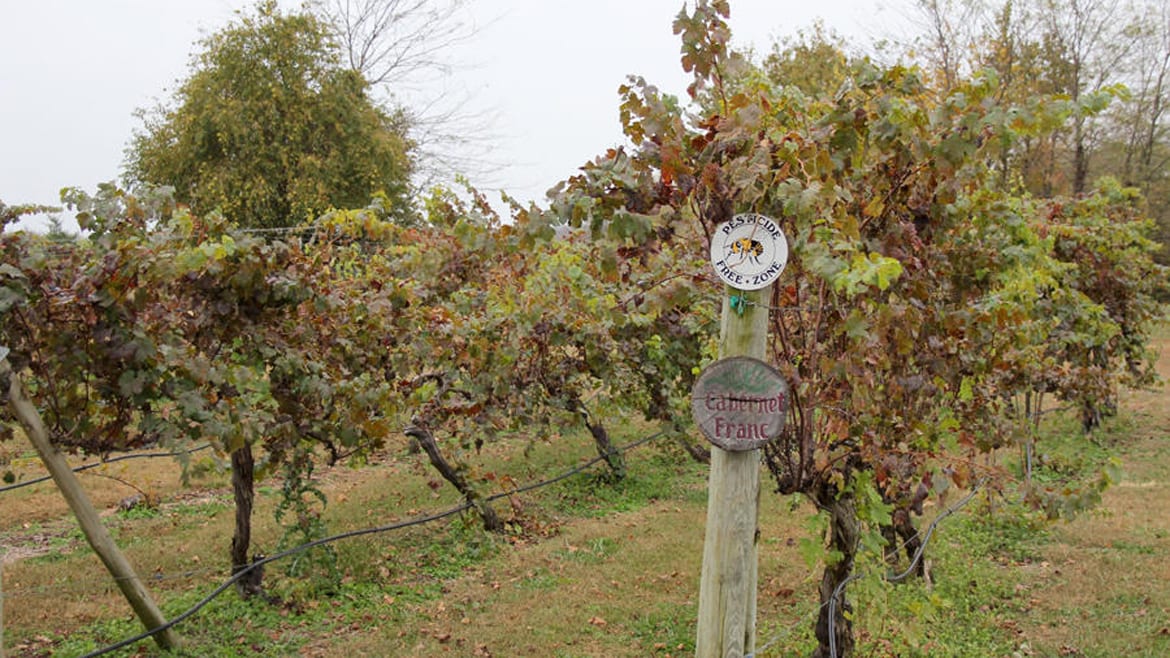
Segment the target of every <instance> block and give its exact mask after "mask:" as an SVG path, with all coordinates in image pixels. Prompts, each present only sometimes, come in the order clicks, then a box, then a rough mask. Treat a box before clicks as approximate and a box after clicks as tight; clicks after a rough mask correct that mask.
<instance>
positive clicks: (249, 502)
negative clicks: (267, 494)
mask: <svg viewBox="0 0 1170 658" xmlns="http://www.w3.org/2000/svg"><path fill="white" fill-rule="evenodd" d="M231 460H232V497H233V498H234V499H235V503H236V529H235V534H233V535H232V574H233V575H234V574H237V573H239V572H240V571H243V570H244V569H246V568H247V567H248V565H249V564H250V563H249V560H248V549H249V547H250V546H251V544H252V507H253V503H254V501H255V496H256V489H255V480H256V460H255V457H254V456H253V454H252V445H251V444H250V443H245V444H244V445H243V446H241V447H239V448H236V449H235V450H233V451H232V455H231ZM262 579H263V572H262V571H261V569H259V568H255V569H252V570H251V571H250V572H248V573H247V574H245V575H244V576H242V577H241V578H240V579H239V580H238V581H236V588H237V589H238V590H239V592H240V595H241V596H244V597H245V598H246V597H249V596H253V595H255V594H263V593H264V588H263V585H262V584H261V580H262Z"/></svg>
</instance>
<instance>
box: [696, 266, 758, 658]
mask: <svg viewBox="0 0 1170 658" xmlns="http://www.w3.org/2000/svg"><path fill="white" fill-rule="evenodd" d="M732 295H735V296H737V305H736V309H734V310H733V309H732V307H731V296H732ZM771 298H772V286H771V285H768V286H766V287H764V288H762V289H760V290H755V291H751V292H745V291H741V290H736V289H734V288H731V287H728V288H727V294H725V295H724V299H723V315H722V325H721V330H720V345H719V356H720V358H724V357H731V356H750V357H754V358H757V359H761V360H763V359H764V357H765V353H766V350H767V338H768V301H769V300H770V299H771ZM759 503H760V451H759V450H758V449H757V450H747V451H741V452H730V451H727V450H723V449H722V448H720V447H718V446H711V474H710V479H709V480H708V483H707V530H706V537H705V539H704V541H703V571H702V575H701V577H700V581H699V620H698V628H697V639H696V642H695V655H696V656H698V658H716V657H717V658H738V657H740V656H744V655H746V654H750V653H752V652H753V651H755V642H756V582H757V569H758V557H757V546H756V544H757V542H758V540H759Z"/></svg>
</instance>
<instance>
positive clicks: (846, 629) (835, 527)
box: [812, 486, 861, 658]
mask: <svg viewBox="0 0 1170 658" xmlns="http://www.w3.org/2000/svg"><path fill="white" fill-rule="evenodd" d="M814 499H815V501H816V503H817V505H818V506H819V507H820V508H821V509H827V510H828V511H829V518H830V521H829V550H830V551H831V552H833V553H835V554H839V555H840V559H839V560H837V561H836V562H834V563H833V564H827V565H825V572H824V574H823V575H822V576H821V587H820V597H821V608H820V613H819V615H818V616H817V626H816V635H817V643H818V645H817V648H816V650H815V651H813V654H812V658H849V657H850V656H852V655H853V649H854V641H853V624H852V622H851V621H850V619H849V613H850V611H851V610H852V608H851V607H850V606H849V604H848V603H846V600H845V585H846V583H848V581H849V579H850V577H851V576H852V574H853V561H854V558H856V556H857V544H858V541H859V538H860V535H861V522H860V521H859V520H858V519H857V503H856V501H855V500H854V499H853V496H852V494H848V493H842V494H840V495H837V494H836V490H835V488H834V487H830V486H822V488H821V490H820V491H818V492H817V494H816V496H815V498H814Z"/></svg>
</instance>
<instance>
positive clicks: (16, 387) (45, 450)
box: [0, 358, 179, 650]
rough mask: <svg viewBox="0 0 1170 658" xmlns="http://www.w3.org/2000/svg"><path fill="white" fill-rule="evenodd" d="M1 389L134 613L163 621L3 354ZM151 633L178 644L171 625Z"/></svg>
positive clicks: (146, 621)
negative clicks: (55, 446)
mask: <svg viewBox="0 0 1170 658" xmlns="http://www.w3.org/2000/svg"><path fill="white" fill-rule="evenodd" d="M0 390H2V391H3V393H4V395H5V398H6V399H7V401H8V407H9V409H10V410H11V411H12V414H13V415H14V416H16V419H17V420H18V421H20V424H21V427H23V428H24V431H25V433H26V434H28V438H29V441H31V442H32V444H33V447H34V448H36V450H37V454H39V455H40V457H41V461H43V462H44V463H45V468H47V469H48V470H49V474H50V475H52V476H53V480H54V481H55V482H56V483H57V488H58V489H60V490H61V495H63V496H64V497H65V500H66V502H68V503H69V507H70V508H71V509H72V510H73V515H74V516H76V517H77V522H78V524H80V525H81V530H82V532H84V533H85V538H86V539H87V540H88V541H89V545H90V546H91V547H93V550H94V552H95V553H97V554H98V557H100V558H101V560H102V562H103V563H104V564H105V565H106V569H107V570H109V572H110V575H112V576H113V577H114V581H115V582H116V583H117V584H118V588H119V589H121V590H122V594H123V595H124V596H125V597H126V600H127V601H129V602H130V607H131V608H133V609H134V612H135V614H137V615H138V618H139V619H140V620H141V621H142V624H143V625H144V626H146V628H147V630H151V629H155V628H158V627H160V626H162V625H163V624H165V623H166V622H167V620H166V618H165V617H163V615H162V611H160V610H159V608H158V606H156V605H155V603H154V600H153V599H151V598H150V594H149V593H148V592H147V591H146V587H144V586H143V584H142V581H141V580H139V578H138V574H136V573H135V572H134V568H133V567H132V566H130V562H129V560H127V559H126V556H125V555H123V554H122V551H120V550H119V549H118V545H117V544H115V543H114V540H113V538H112V537H110V533H109V531H107V530H106V527H105V526H104V525H102V522H101V519H99V518H98V513H97V510H95V509H94V507H93V504H92V503H91V502H89V498H87V497H86V495H85V491H84V490H82V488H81V483H80V482H79V481H78V480H77V476H76V475H74V473H73V471H72V470H71V469H70V468H69V464H68V463H67V462H66V461H65V458H64V457H63V456H61V453H59V452H57V449H56V448H54V447H53V445H52V443H51V442H50V441H49V433H48V431H47V430H45V424H44V422H42V421H41V416H40V414H39V413H38V412H37V409H36V407H35V406H33V403H32V402H30V401H29V399H28V398H27V397H25V395H24V390H23V389H22V388H21V386H20V380H19V378H18V376H17V375H16V373H14V372H12V367H11V366H10V365H9V363H8V359H2V358H0ZM153 637H154V641H155V642H156V643H157V644H158V646H159V647H161V648H162V649H164V650H166V649H172V648H176V647H178V646H179V638H178V635H176V634H175V632H174V630H172V629H169V628H168V629H167V630H165V631H161V632H159V633H155V634H154V636H153Z"/></svg>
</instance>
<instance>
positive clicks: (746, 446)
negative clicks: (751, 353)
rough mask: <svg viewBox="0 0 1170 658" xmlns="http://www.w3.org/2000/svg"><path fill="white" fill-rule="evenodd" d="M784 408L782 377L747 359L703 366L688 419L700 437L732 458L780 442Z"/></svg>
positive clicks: (785, 389)
mask: <svg viewBox="0 0 1170 658" xmlns="http://www.w3.org/2000/svg"><path fill="white" fill-rule="evenodd" d="M788 405H789V397H788V382H786V381H784V376H783V375H781V374H780V372H779V371H778V370H776V369H775V368H773V367H772V366H770V365H768V364H767V363H764V362H763V361H760V360H759V359H754V358H752V357H748V356H734V357H730V358H726V359H720V360H718V361H716V362H715V363H712V364H711V365H709V366H707V367H706V368H704V369H703V372H702V373H700V374H699V379H698V380H697V381H696V382H695V387H694V389H693V390H692V391H691V413H692V415H693V416H694V418H695V423H696V424H697V425H698V426H699V429H700V430H702V432H703V435H704V436H706V437H707V440H708V441H710V442H711V443H712V444H714V445H716V446H719V447H720V448H723V449H724V450H729V451H732V452H738V451H744V450H755V449H756V448H760V447H762V446H763V445H764V444H765V443H767V442H768V441H771V440H772V439H774V438H776V437H777V436H779V435H780V431H781V430H783V429H784V422H785V420H786V419H787V417H788Z"/></svg>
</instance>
